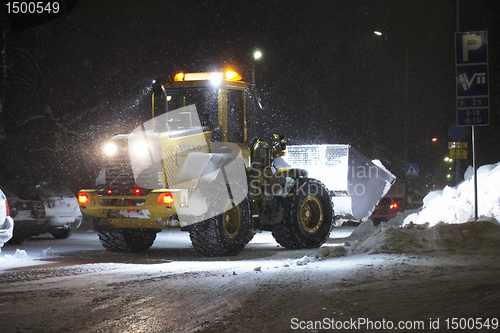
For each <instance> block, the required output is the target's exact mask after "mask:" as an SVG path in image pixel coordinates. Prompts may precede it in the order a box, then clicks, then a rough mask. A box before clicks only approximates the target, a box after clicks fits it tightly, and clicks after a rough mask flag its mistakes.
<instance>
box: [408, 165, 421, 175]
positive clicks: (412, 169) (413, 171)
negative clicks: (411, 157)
mask: <svg viewBox="0 0 500 333" xmlns="http://www.w3.org/2000/svg"><path fill="white" fill-rule="evenodd" d="M406 177H418V164H416V163H408V164H406Z"/></svg>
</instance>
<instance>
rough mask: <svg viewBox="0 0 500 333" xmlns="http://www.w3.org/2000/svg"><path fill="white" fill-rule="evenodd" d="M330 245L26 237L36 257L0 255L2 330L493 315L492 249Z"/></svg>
mask: <svg viewBox="0 0 500 333" xmlns="http://www.w3.org/2000/svg"><path fill="white" fill-rule="evenodd" d="M350 230H352V229H350ZM350 230H349V229H348V230H347V231H346V230H336V232H337V233H332V237H339V236H340V237H345V236H346V235H347V234H348V233H349V232H350ZM341 244H342V240H339V239H336V238H330V240H329V241H328V242H327V243H326V244H325V245H324V246H323V247H322V249H320V250H318V249H312V250H296V251H289V250H283V249H282V248H280V247H277V244H276V243H275V242H274V240H273V239H272V237H271V235H270V234H268V233H264V234H259V235H257V237H255V239H254V240H253V241H252V243H251V244H249V245H248V246H247V247H246V248H245V250H244V251H243V253H242V254H241V255H239V256H236V257H231V258H201V257H199V256H198V255H196V254H195V252H194V250H192V248H191V247H190V244H189V237H188V235H187V234H185V233H180V232H177V231H173V232H162V233H161V234H160V235H159V238H158V240H157V242H155V245H154V246H153V247H152V248H151V250H149V251H148V252H146V253H144V254H113V253H110V252H107V251H105V250H104V249H102V247H101V246H100V244H99V241H98V239H97V236H96V235H95V234H94V233H90V232H88V233H76V234H74V235H72V236H71V237H70V238H69V239H67V240H62V241H61V240H54V239H51V238H50V237H39V238H35V239H32V240H29V241H27V242H26V243H25V244H23V246H22V248H23V249H24V250H25V251H26V253H27V255H28V256H29V257H30V258H28V259H24V260H25V263H26V265H30V264H33V263H34V262H36V263H37V264H39V263H40V262H43V263H44V264H43V265H38V266H36V267H29V266H28V267H26V266H25V267H21V268H20V267H19V266H20V264H19V263H20V262H22V260H23V259H22V258H21V259H20V258H15V256H16V254H15V247H14V248H12V247H9V246H7V247H4V248H3V249H2V253H1V254H0V261H1V260H3V261H4V263H5V262H6V261H9V260H10V261H11V264H12V265H14V264H13V262H17V264H16V265H15V266H18V267H17V268H15V269H7V270H3V271H1V272H0V318H2V331H5V332H293V331H304V332H317V331H320V329H318V328H328V327H326V326H322V327H317V326H316V327H312V326H311V325H312V323H313V322H312V321H320V322H321V323H323V324H324V325H328V324H330V325H332V321H331V320H342V321H353V320H355V321H356V322H357V321H358V320H363V319H367V320H370V321H372V323H373V324H375V325H376V324H377V323H382V321H383V320H385V321H386V324H387V322H388V321H390V322H391V323H393V325H394V326H397V325H398V324H400V321H402V323H404V324H406V325H407V326H408V325H413V326H414V327H420V329H419V330H416V329H415V330H406V331H407V332H410V331H411V332H413V331H415V332H416V331H422V332H426V331H429V330H430V327H431V323H434V325H435V323H436V322H437V320H439V323H438V324H439V326H440V330H439V331H446V329H445V328H446V326H445V325H446V322H445V320H446V319H447V318H454V317H457V318H459V317H460V318H478V317H481V318H483V320H484V318H490V320H491V321H492V322H493V318H498V317H500V316H499V313H500V312H499V310H498V308H499V306H500V282H498V277H499V273H498V272H499V271H500V259H499V256H498V254H499V253H500V251H498V248H494V249H492V251H491V252H489V253H486V252H480V253H478V252H475V253H470V254H468V253H465V254H464V253H461V254H453V253H449V252H433V253H427V254H419V255H405V254H401V255H394V254H391V255H389V254H378V255H368V254H366V253H362V254H355V255H349V256H347V257H338V258H336V257H332V256H328V257H326V255H325V253H326V254H327V253H328V252H330V253H334V250H335V249H336V248H338V247H339V245H341ZM49 247H50V250H49ZM20 248H21V247H20ZM325 251H326V252H325ZM37 256H38V258H41V257H44V258H46V259H44V260H50V262H49V261H40V260H35V261H33V258H35V257H37ZM318 256H319V257H320V259H323V260H318V259H316V257H318ZM321 256H325V257H326V258H322V257H321ZM495 316H496V317H495ZM325 318H326V319H325ZM431 319H432V320H433V321H432V322H431ZM316 325H318V324H316ZM419 325H424V326H419ZM295 328H297V329H295ZM301 328H303V330H302V329H301ZM354 328H355V329H354ZM367 328H369V327H366V326H359V325H357V326H355V327H350V329H349V330H344V331H356V332H359V331H371V330H370V329H367ZM491 328H492V327H490V330H489V331H490V332H494V331H495V330H493V329H491ZM337 331H338V330H337ZM385 331H389V330H385ZM393 331H401V332H402V331H404V330H396V329H394V330H393ZM434 331H438V330H434ZM469 331H470V332H472V331H474V332H476V331H488V330H477V329H474V330H469Z"/></svg>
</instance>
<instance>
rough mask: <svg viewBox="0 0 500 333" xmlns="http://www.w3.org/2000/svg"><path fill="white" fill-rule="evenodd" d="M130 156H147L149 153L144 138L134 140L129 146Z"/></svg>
mask: <svg viewBox="0 0 500 333" xmlns="http://www.w3.org/2000/svg"><path fill="white" fill-rule="evenodd" d="M130 149H131V153H132V156H138V157H140V156H147V155H148V154H149V144H148V142H147V141H145V140H136V141H135V142H133V143H132V145H131V147H130Z"/></svg>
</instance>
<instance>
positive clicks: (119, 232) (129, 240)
mask: <svg viewBox="0 0 500 333" xmlns="http://www.w3.org/2000/svg"><path fill="white" fill-rule="evenodd" d="M94 229H95V230H96V231H97V234H98V235H99V240H100V241H101V244H102V246H104V248H105V249H106V250H108V251H111V252H129V253H130V252H133V253H139V252H144V251H147V250H149V248H150V247H151V246H152V245H153V243H154V241H155V239H156V233H157V230H156V229H135V228H130V229H128V228H127V229H126V228H123V229H121V228H120V229H119V228H115V227H113V226H101V225H99V219H96V220H94Z"/></svg>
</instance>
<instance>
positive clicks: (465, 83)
mask: <svg viewBox="0 0 500 333" xmlns="http://www.w3.org/2000/svg"><path fill="white" fill-rule="evenodd" d="M457 96H458V97H465V96H488V65H471V66H457Z"/></svg>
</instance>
